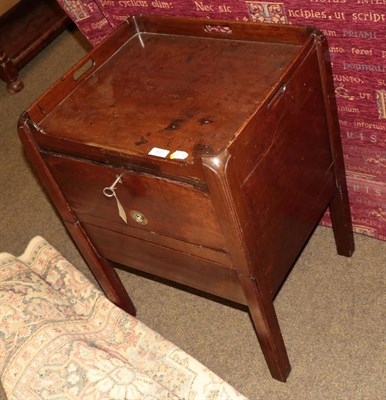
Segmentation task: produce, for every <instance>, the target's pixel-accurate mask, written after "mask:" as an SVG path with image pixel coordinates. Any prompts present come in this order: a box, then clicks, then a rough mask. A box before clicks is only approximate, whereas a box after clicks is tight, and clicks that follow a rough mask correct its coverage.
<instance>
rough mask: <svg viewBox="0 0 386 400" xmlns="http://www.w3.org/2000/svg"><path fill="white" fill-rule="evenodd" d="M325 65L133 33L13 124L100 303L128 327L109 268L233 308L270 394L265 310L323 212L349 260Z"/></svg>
mask: <svg viewBox="0 0 386 400" xmlns="http://www.w3.org/2000/svg"><path fill="white" fill-rule="evenodd" d="M207 24H211V25H212V28H213V25H224V24H225V25H226V26H227V27H228V29H227V31H228V32H229V31H230V33H221V32H213V31H212V29H211V31H210V32H208V31H207V29H206V26H207ZM326 49H327V47H326V46H325V40H324V37H323V36H322V35H321V34H320V33H319V32H317V31H315V30H313V29H311V28H309V27H296V26H271V25H260V24H248V23H238V22H229V21H227V22H223V21H208V20H200V19H178V18H164V17H138V18H137V17H135V18H131V19H129V20H128V23H127V24H126V25H124V26H122V27H121V28H120V29H118V31H117V32H116V33H115V34H113V35H112V36H111V37H110V38H109V39H108V40H107V41H106V42H104V43H103V44H102V45H100V46H99V47H97V48H96V49H94V50H93V51H92V52H91V53H90V54H89V55H88V56H87V57H86V58H85V59H84V60H82V61H81V62H80V63H79V64H78V65H77V66H75V67H74V68H73V69H71V70H70V71H69V72H68V73H67V74H66V75H65V76H64V77H63V78H62V79H61V80H60V81H59V82H58V83H57V84H56V85H54V86H53V87H52V88H51V89H50V90H49V91H48V92H47V93H46V94H44V95H43V96H42V97H41V98H40V99H38V100H37V101H36V102H35V103H34V104H33V105H32V106H31V107H30V109H29V110H28V111H27V112H26V113H25V114H24V115H23V116H22V118H21V119H20V124H19V133H20V136H21V139H22V141H23V144H24V146H25V148H26V152H27V155H28V156H29V158H30V159H31V162H32V164H33V166H34V167H35V168H36V170H37V172H38V175H39V176H40V178H41V180H42V182H43V184H44V186H45V187H46V189H47V191H48V193H49V194H50V196H51V198H52V200H53V202H54V204H55V205H56V206H57V208H58V210H59V212H60V214H61V216H62V218H63V220H64V222H65V224H66V226H67V227H68V229H69V232H70V234H71V235H72V237H73V238H74V240H75V242H76V243H77V244H78V246H79V248H80V250H81V251H82V253H83V254H84V256H85V258H86V260H87V262H88V264H89V266H90V268H91V270H92V271H93V272H94V273H95V276H96V278H97V279H98V281H99V283H100V284H101V287H102V288H103V289H104V291H105V292H106V294H107V296H108V297H109V298H110V299H111V300H112V301H114V302H115V303H117V304H118V305H120V306H121V307H122V308H124V309H126V310H128V311H129V312H131V313H133V312H134V309H133V306H132V304H131V302H130V300H129V298H128V296H127V294H126V292H124V289H123V285H122V284H121V282H120V281H119V278H118V277H117V275H116V274H115V273H114V269H113V266H112V265H113V264H111V263H115V264H114V265H115V266H117V267H118V268H123V269H125V268H126V267H125V266H127V267H130V268H134V269H138V270H141V271H145V272H148V273H151V274H154V275H157V276H160V277H163V278H166V279H169V280H171V281H175V282H178V283H182V284H184V285H187V286H191V287H193V288H196V289H199V290H203V291H205V292H208V293H212V294H215V295H217V296H220V297H223V298H225V299H229V300H232V301H236V302H239V303H241V304H246V305H247V306H248V307H249V310H250V313H251V317H252V320H253V323H254V327H255V329H256V333H257V336H258V339H259V342H260V344H261V348H262V350H263V353H264V356H265V358H266V361H267V364H268V366H269V369H270V372H271V374H272V376H273V377H274V378H276V379H278V380H280V381H285V380H286V378H287V376H288V374H289V372H290V363H289V360H288V356H287V352H286V349H285V345H284V342H283V338H282V334H281V331H280V327H279V324H278V320H277V317H276V313H275V309H274V305H273V299H274V297H275V295H276V293H277V291H278V289H279V288H280V286H281V284H282V283H283V281H284V279H285V277H286V275H287V274H288V273H289V271H290V269H291V267H292V266H293V264H294V262H295V260H296V258H297V257H298V255H299V254H300V252H301V251H302V249H303V247H304V245H305V244H306V243H307V240H308V238H309V236H310V235H311V233H312V231H313V229H314V228H315V226H316V225H317V224H318V222H319V220H320V218H321V216H322V214H323V212H324V211H325V209H326V208H327V207H328V206H330V211H331V215H332V219H333V228H334V234H335V239H336V243H337V247H338V252H339V254H343V255H346V256H349V255H351V254H352V252H353V250H354V242H353V235H352V228H351V222H350V210H349V204H348V198H347V190H346V183H345V175H344V164H343V158H342V152H341V144H340V135H339V129H338V125H337V115H336V110H335V103H334V94H333V86H332V82H331V71H330V69H329V68H330V67H329V65H328V63H327V61H326V60H327V50H326ZM90 60H91V61H90ZM87 66H88V67H87ZM82 68H86V69H85V71H84V73H83V75H81V76H80V77H77V79H74V74H76V73H77V71H79V70H80V69H82ZM87 68H88V69H87ZM153 147H159V148H163V149H167V150H170V153H169V154H168V155H167V156H166V157H164V158H162V157H155V156H152V155H149V154H148V153H149V152H150V150H151V149H152V148H153ZM175 150H181V151H185V152H186V153H187V157H186V159H183V160H178V159H177V160H176V159H171V158H170V154H172V153H173V152H174V151H175ZM117 179H118V180H120V181H117V182H116V185H115V187H114V194H115V197H114V196H112V197H106V196H105V194H104V193H103V189H104V188H106V187H107V188H108V187H110V186H111V185H112V184H113V182H115V181H116V180H117ZM117 199H118V200H117ZM118 203H119V205H118ZM120 208H121V209H123V210H124V211H123V214H124V216H125V217H127V222H125V221H124V219H122V214H121V216H120V215H119V214H120V212H119V210H120ZM121 212H122V210H121ZM126 269H127V268H126Z"/></svg>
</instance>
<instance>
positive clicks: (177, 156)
mask: <svg viewBox="0 0 386 400" xmlns="http://www.w3.org/2000/svg"><path fill="white" fill-rule="evenodd" d="M188 155H189V154H188V153H187V152H186V151H181V150H176V151H175V152H174V153H172V154H170V159H171V160H185V158H186V157H187V156H188Z"/></svg>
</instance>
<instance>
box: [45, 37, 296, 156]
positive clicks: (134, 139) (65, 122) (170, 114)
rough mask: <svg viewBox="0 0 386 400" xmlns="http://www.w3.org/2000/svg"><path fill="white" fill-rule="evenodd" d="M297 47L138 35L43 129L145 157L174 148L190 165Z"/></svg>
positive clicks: (251, 103) (216, 142)
mask: <svg viewBox="0 0 386 400" xmlns="http://www.w3.org/2000/svg"><path fill="white" fill-rule="evenodd" d="M301 47H302V46H301V45H299V44H288V43H285V44H283V43H272V42H271V43H270V42H264V41H244V40H231V39H217V38H208V37H193V36H183V35H174V34H156V33H140V34H135V35H134V36H132V37H131V38H130V39H129V40H128V41H127V42H126V43H125V44H124V45H123V46H121V47H120V48H119V49H118V51H117V52H116V53H115V54H114V55H113V56H111V57H110V58H109V59H107V61H106V62H104V63H103V64H102V65H101V66H100V67H99V68H98V69H96V70H95V71H94V72H93V73H92V74H91V75H90V76H89V77H88V78H87V79H85V80H83V81H82V82H80V83H79V85H78V86H77V87H76V88H75V90H73V91H72V92H71V93H70V94H69V96H67V97H66V98H65V99H64V100H63V101H62V102H61V103H60V104H58V105H57V106H56V107H55V108H54V109H53V110H52V111H51V112H49V113H48V114H47V116H46V117H44V119H43V120H42V121H41V122H40V126H41V127H42V128H43V129H44V131H45V132H47V134H48V135H52V136H56V137H61V138H65V139H68V140H71V141H74V142H78V143H79V142H80V143H83V144H88V145H92V146H98V147H102V148H105V149H110V150H116V151H118V152H120V153H129V154H136V155H141V156H147V155H148V154H149V152H150V151H151V150H152V149H153V148H154V147H157V148H161V149H166V150H169V151H170V153H169V154H168V156H167V157H170V154H172V153H173V152H174V151H176V150H179V151H182V152H186V153H187V158H186V159H185V162H193V160H194V158H195V157H198V156H200V155H202V154H216V153H218V152H219V151H220V150H221V149H224V148H226V147H227V146H228V145H229V143H230V141H232V139H233V138H234V137H235V135H237V133H238V131H239V130H240V129H241V128H242V127H243V126H244V125H245V123H246V122H247V121H248V120H249V118H251V116H252V115H253V114H254V113H255V112H256V110H257V109H258V107H259V104H261V103H262V101H263V100H264V99H265V98H266V96H267V95H268V94H269V93H270V91H272V89H273V88H274V87H275V84H277V83H278V81H279V80H280V77H281V75H282V74H283V72H284V70H285V69H286V68H287V67H288V66H289V65H290V64H291V62H292V61H293V60H294V59H295V58H296V57H295V55H296V53H297V52H298V51H299V49H300V48H301ZM183 154H185V153H183ZM185 155H186V154H185Z"/></svg>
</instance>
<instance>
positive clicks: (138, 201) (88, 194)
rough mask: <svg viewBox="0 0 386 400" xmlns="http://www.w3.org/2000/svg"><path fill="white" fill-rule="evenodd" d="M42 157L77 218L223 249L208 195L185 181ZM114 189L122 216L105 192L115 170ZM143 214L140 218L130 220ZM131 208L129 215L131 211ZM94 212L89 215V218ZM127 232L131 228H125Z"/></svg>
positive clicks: (71, 160)
mask: <svg viewBox="0 0 386 400" xmlns="http://www.w3.org/2000/svg"><path fill="white" fill-rule="evenodd" d="M45 159H46V162H47V164H48V166H49V168H50V170H51V172H52V174H53V176H54V178H55V180H56V181H57V183H58V185H59V187H60V188H61V190H62V192H63V194H64V196H65V197H66V199H67V201H68V202H69V204H70V206H71V208H72V209H73V210H74V212H75V213H76V214H77V216H78V218H79V220H80V221H84V220H86V221H89V222H90V218H91V222H92V223H93V224H95V225H99V226H105V227H107V228H111V225H112V224H117V223H119V224H120V225H122V227H123V230H124V227H125V226H127V227H134V228H137V229H145V230H148V231H151V232H156V233H157V234H160V235H165V236H168V237H172V238H176V239H179V240H182V241H185V242H188V243H193V244H198V245H202V246H206V247H210V248H213V249H220V250H221V249H224V238H223V235H222V232H221V228H220V225H219V222H218V220H217V216H216V214H215V211H214V207H213V204H212V201H211V198H210V196H209V195H208V194H207V193H205V192H202V191H200V190H198V189H196V188H193V187H192V186H190V185H187V184H182V183H179V182H175V181H171V180H167V179H161V178H157V177H153V176H150V175H145V174H138V173H133V172H129V171H127V170H123V169H122V170H119V169H116V168H112V167H108V166H105V165H99V164H93V163H90V162H85V161H81V160H77V159H72V158H67V157H62V156H57V155H48V154H46V155H45ZM120 175H121V183H117V185H116V188H115V193H116V196H117V198H118V199H119V202H120V204H121V205H122V207H123V209H124V212H125V214H126V217H127V224H126V223H125V222H124V221H123V220H122V219H121V217H120V216H119V212H118V205H117V201H116V198H115V197H106V196H105V195H104V193H103V189H104V188H106V187H110V186H111V185H112V184H113V182H114V181H116V179H117V176H120ZM134 213H140V215H143V216H144V217H145V218H146V220H145V221H142V222H145V224H142V223H139V222H136V220H135V219H134V217H135V216H136V215H137V214H134ZM132 214H133V216H132ZM93 218H94V220H93ZM130 233H132V229H131V230H130Z"/></svg>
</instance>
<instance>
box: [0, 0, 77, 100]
mask: <svg viewBox="0 0 386 400" xmlns="http://www.w3.org/2000/svg"><path fill="white" fill-rule="evenodd" d="M70 21H71V20H70V18H69V17H68V16H67V14H66V13H65V12H64V11H63V10H62V9H61V7H59V5H58V4H57V2H56V1H55V0H39V1H34V0H22V1H20V2H18V3H17V4H16V5H14V6H13V7H12V8H10V9H9V10H8V11H7V12H6V13H5V14H4V15H2V16H1V17H0V78H1V79H2V80H3V81H5V82H7V89H8V91H9V92H10V93H16V92H18V91H20V90H21V89H22V88H23V82H22V81H20V80H19V78H18V73H19V70H20V69H21V68H22V67H23V66H24V65H25V64H27V62H28V61H30V60H31V59H32V58H33V57H34V56H35V55H36V54H37V53H38V52H39V51H40V50H41V49H42V48H43V47H45V46H46V45H47V44H48V43H50V42H51V41H52V39H54V38H55V37H56V36H57V35H58V34H59V33H60V32H62V31H63V30H64V29H65V28H66V27H67V26H68V25H69V24H70Z"/></svg>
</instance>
